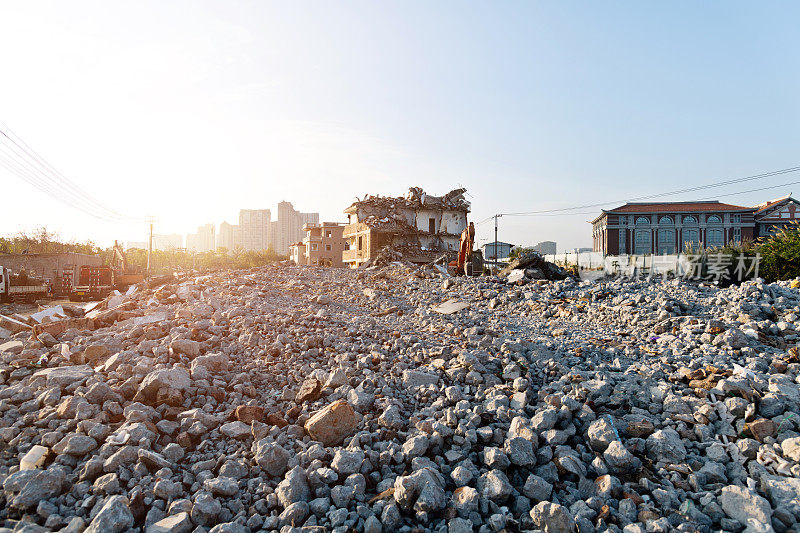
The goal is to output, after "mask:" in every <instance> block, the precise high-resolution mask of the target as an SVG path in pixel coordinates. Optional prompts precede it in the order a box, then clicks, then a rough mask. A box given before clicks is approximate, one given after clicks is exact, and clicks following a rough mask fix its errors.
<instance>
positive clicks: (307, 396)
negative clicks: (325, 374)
mask: <svg viewBox="0 0 800 533" xmlns="http://www.w3.org/2000/svg"><path fill="white" fill-rule="evenodd" d="M320 396H322V382H321V381H320V380H318V379H316V378H309V379H307V380H305V381H304V382H303V384H302V385H301V386H300V390H299V391H298V392H297V396H295V398H294V401H295V402H297V403H303V402H313V401H314V400H317V399H319V397H320Z"/></svg>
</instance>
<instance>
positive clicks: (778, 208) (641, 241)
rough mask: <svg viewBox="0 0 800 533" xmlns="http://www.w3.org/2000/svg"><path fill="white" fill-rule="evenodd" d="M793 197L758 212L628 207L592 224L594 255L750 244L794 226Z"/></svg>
mask: <svg viewBox="0 0 800 533" xmlns="http://www.w3.org/2000/svg"><path fill="white" fill-rule="evenodd" d="M798 215H800V202H798V201H797V200H795V199H794V198H792V197H791V196H785V197H783V198H778V199H777V200H771V201H769V202H764V203H763V204H760V205H758V206H756V207H745V206H741V205H731V204H724V203H721V202H718V201H703V202H648V203H627V204H625V205H622V206H620V207H617V208H614V209H610V210H603V212H602V213H601V214H600V215H599V216H598V217H597V218H595V219H594V220H592V239H593V250H594V251H595V252H603V253H604V254H606V255H621V254H659V255H660V254H674V253H678V252H682V251H684V250H685V249H686V248H687V246H691V247H692V248H695V249H696V248H698V247H712V246H724V245H726V244H729V243H734V244H737V243H740V242H742V241H743V240H754V239H758V238H760V237H764V236H767V235H770V234H771V233H774V232H775V231H776V230H778V229H780V228H782V227H784V226H786V225H788V224H791V223H793V222H795V221H796V220H798V218H800V217H798Z"/></svg>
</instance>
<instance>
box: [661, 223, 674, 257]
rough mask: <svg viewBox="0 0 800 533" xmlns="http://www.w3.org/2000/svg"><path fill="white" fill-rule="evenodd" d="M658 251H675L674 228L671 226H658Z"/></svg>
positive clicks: (669, 252)
mask: <svg viewBox="0 0 800 533" xmlns="http://www.w3.org/2000/svg"><path fill="white" fill-rule="evenodd" d="M658 253H659V254H674V253H675V230H674V229H672V228H660V229H659V230H658Z"/></svg>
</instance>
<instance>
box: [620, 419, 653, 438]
mask: <svg viewBox="0 0 800 533" xmlns="http://www.w3.org/2000/svg"><path fill="white" fill-rule="evenodd" d="M655 429H656V428H655V426H653V423H652V422H650V421H649V420H638V421H635V422H629V423H628V427H627V429H626V431H627V433H628V435H630V436H631V437H639V438H646V437H648V436H649V435H650V434H651V433H653V431H655Z"/></svg>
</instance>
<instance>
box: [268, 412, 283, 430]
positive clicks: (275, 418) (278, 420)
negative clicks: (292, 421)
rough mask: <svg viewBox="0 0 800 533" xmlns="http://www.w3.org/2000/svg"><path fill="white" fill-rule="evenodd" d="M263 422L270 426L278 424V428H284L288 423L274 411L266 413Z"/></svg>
mask: <svg viewBox="0 0 800 533" xmlns="http://www.w3.org/2000/svg"><path fill="white" fill-rule="evenodd" d="M264 422H266V423H267V424H269V425H271V426H278V427H279V428H285V427H286V426H288V425H289V422H287V421H286V420H284V419H283V417H282V416H280V415H276V414H275V413H270V414H268V415H267V417H266V418H265V420H264Z"/></svg>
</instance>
